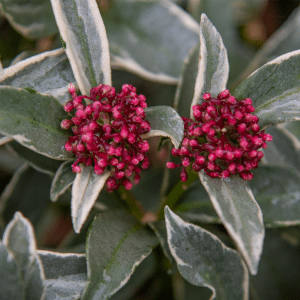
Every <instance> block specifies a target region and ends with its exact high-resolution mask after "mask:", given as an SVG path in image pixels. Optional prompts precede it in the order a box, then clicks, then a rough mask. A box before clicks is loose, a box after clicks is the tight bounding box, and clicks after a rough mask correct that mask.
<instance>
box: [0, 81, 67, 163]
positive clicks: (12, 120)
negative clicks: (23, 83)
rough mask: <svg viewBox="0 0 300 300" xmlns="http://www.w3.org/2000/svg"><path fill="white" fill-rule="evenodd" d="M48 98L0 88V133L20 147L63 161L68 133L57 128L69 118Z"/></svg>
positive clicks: (65, 155)
mask: <svg viewBox="0 0 300 300" xmlns="http://www.w3.org/2000/svg"><path fill="white" fill-rule="evenodd" d="M68 117H69V115H68V114H66V113H65V112H64V110H63V108H62V106H61V104H60V103H59V102H58V101H57V99H55V98H54V97H53V96H50V95H42V94H39V93H36V94H31V93H29V92H27V91H25V90H24V89H17V88H12V87H7V86H0V132H1V133H3V134H5V135H9V136H11V137H13V138H14V140H16V141H17V142H19V143H20V144H22V145H23V146H25V147H27V148H29V149H31V150H33V151H35V152H38V153H40V154H43V155H45V156H48V157H50V158H55V159H62V160H64V159H66V158H67V157H68V154H67V152H66V151H65V150H64V144H65V142H66V141H67V140H68V136H69V135H70V132H69V131H67V130H63V129H61V127H60V122H61V121H62V120H63V119H66V118H68Z"/></svg>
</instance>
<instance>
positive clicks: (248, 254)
mask: <svg viewBox="0 0 300 300" xmlns="http://www.w3.org/2000/svg"><path fill="white" fill-rule="evenodd" d="M199 177H200V180H201V182H202V184H203V185H204V187H205V189H206V191H207V193H208V195H209V197H210V200H211V202H212V204H213V206H214V208H215V210H216V212H217V214H218V216H219V218H220V219H221V221H222V223H223V225H224V226H225V228H226V229H227V231H228V233H229V235H230V236H231V237H232V239H233V240H234V241H235V243H236V244H237V247H238V249H239V250H240V252H241V254H242V256H243V258H244V259H245V262H246V264H247V265H248V268H249V271H250V273H251V274H252V275H255V274H256V272H257V268H258V263H259V259H260V256H261V252H262V248H263V240H264V224H263V217H262V212H261V210H260V208H259V206H258V204H257V203H256V201H255V199H254V197H253V195H252V192H251V189H250V188H249V186H248V184H247V182H246V181H245V180H243V179H241V178H240V177H238V176H233V177H232V178H231V179H230V180H226V181H225V180H220V179H218V178H211V177H209V176H208V175H206V174H204V173H203V172H199Z"/></svg>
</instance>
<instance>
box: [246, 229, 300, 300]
mask: <svg viewBox="0 0 300 300" xmlns="http://www.w3.org/2000/svg"><path fill="white" fill-rule="evenodd" d="M282 237H283V236H282ZM299 270H300V257H299V245H293V244H289V243H287V242H286V241H285V240H283V239H282V238H281V237H280V235H279V234H278V232H275V231H274V230H270V229H269V230H266V238H265V244H264V252H263V255H262V257H261V262H260V266H259V270H258V273H257V275H256V276H252V277H251V281H250V282H251V284H250V286H251V288H250V296H251V299H263V300H282V299H287V300H293V299H297V298H299V293H300V289H299V276H300V274H299Z"/></svg>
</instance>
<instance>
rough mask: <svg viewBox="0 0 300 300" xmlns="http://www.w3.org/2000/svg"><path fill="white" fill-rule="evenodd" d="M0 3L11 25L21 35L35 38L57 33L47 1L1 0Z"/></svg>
mask: <svg viewBox="0 0 300 300" xmlns="http://www.w3.org/2000/svg"><path fill="white" fill-rule="evenodd" d="M0 3H1V9H2V10H3V12H4V14H5V17H6V18H7V20H8V21H9V23H10V24H11V26H12V27H13V28H14V29H15V30H17V31H18V32H20V33H21V34H22V35H23V36H25V37H27V38H30V39H36V38H39V37H43V36H46V35H51V34H55V33H57V26H56V23H55V19H54V16H53V13H52V10H51V5H50V3H49V1H47V0H31V1H30V2H28V1H25V2H24V1H22V0H1V1H0Z"/></svg>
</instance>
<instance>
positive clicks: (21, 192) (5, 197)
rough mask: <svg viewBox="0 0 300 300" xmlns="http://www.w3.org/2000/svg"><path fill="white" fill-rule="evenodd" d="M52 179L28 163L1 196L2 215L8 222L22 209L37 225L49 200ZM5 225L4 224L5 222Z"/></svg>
mask: <svg viewBox="0 0 300 300" xmlns="http://www.w3.org/2000/svg"><path fill="white" fill-rule="evenodd" d="M50 186H51V179H50V177H49V176H48V175H46V174H41V173H40V172H37V171H35V170H34V169H33V168H31V167H29V166H28V165H27V164H25V165H24V166H22V167H20V169H18V171H17V172H16V173H15V174H14V176H13V177H12V179H11V180H10V182H9V183H8V185H7V186H6V188H5V190H4V191H3V193H2V194H1V197H0V216H1V218H2V219H3V221H4V223H5V224H7V223H8V222H9V221H10V220H11V219H12V218H13V216H14V214H15V212H16V211H21V212H22V213H23V214H24V216H25V217H26V218H28V219H29V220H30V221H31V222H32V223H33V225H36V224H37V223H38V221H39V220H40V217H41V215H42V213H43V212H44V210H45V208H46V206H47V201H48V200H49V190H50ZM3 225H4V224H3Z"/></svg>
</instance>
